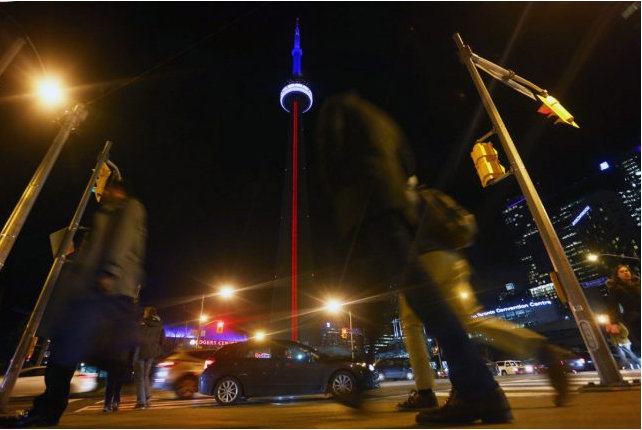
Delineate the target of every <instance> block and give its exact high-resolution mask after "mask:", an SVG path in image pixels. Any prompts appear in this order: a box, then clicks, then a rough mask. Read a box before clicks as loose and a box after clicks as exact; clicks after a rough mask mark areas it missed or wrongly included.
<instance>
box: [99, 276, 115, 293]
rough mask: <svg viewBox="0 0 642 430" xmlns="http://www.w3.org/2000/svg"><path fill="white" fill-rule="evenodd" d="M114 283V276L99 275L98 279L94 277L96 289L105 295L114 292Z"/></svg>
mask: <svg viewBox="0 0 642 430" xmlns="http://www.w3.org/2000/svg"><path fill="white" fill-rule="evenodd" d="M114 284H115V278H114V277H113V276H110V275H100V276H99V277H98V279H96V285H98V291H100V292H101V293H103V294H106V295H111V294H114Z"/></svg>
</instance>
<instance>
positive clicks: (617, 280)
mask: <svg viewBox="0 0 642 430" xmlns="http://www.w3.org/2000/svg"><path fill="white" fill-rule="evenodd" d="M606 287H607V297H606V301H607V305H608V310H609V318H610V321H609V324H607V325H606V332H607V333H608V334H613V335H617V334H618V333H619V330H618V323H622V324H624V325H625V326H626V327H627V328H628V329H629V339H630V340H631V346H632V349H633V352H635V353H636V354H638V355H639V354H640V278H637V277H635V276H633V274H632V273H631V269H629V267H628V266H627V265H625V264H618V265H617V266H615V269H614V270H613V276H612V277H611V278H610V279H609V280H608V281H606ZM620 309H621V310H620Z"/></svg>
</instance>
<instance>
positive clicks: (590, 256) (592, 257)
mask: <svg viewBox="0 0 642 430" xmlns="http://www.w3.org/2000/svg"><path fill="white" fill-rule="evenodd" d="M600 257H613V258H620V259H623V260H635V261H640V257H630V256H628V255H618V254H594V253H590V254H588V255H587V256H586V260H587V261H590V262H591V263H595V262H597V261H599V259H600Z"/></svg>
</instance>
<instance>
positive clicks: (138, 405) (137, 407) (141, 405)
mask: <svg viewBox="0 0 642 430" xmlns="http://www.w3.org/2000/svg"><path fill="white" fill-rule="evenodd" d="M134 409H147V405H146V404H144V403H136V404H135V405H134Z"/></svg>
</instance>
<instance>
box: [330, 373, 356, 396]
mask: <svg viewBox="0 0 642 430" xmlns="http://www.w3.org/2000/svg"><path fill="white" fill-rule="evenodd" d="M356 388H357V380H356V379H355V377H354V375H353V374H352V373H350V372H348V371H346V370H340V371H338V372H337V373H335V374H334V375H332V377H331V378H330V394H332V396H333V397H334V398H345V397H349V396H350V395H351V394H352V393H353V392H354V391H355V390H356Z"/></svg>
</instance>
